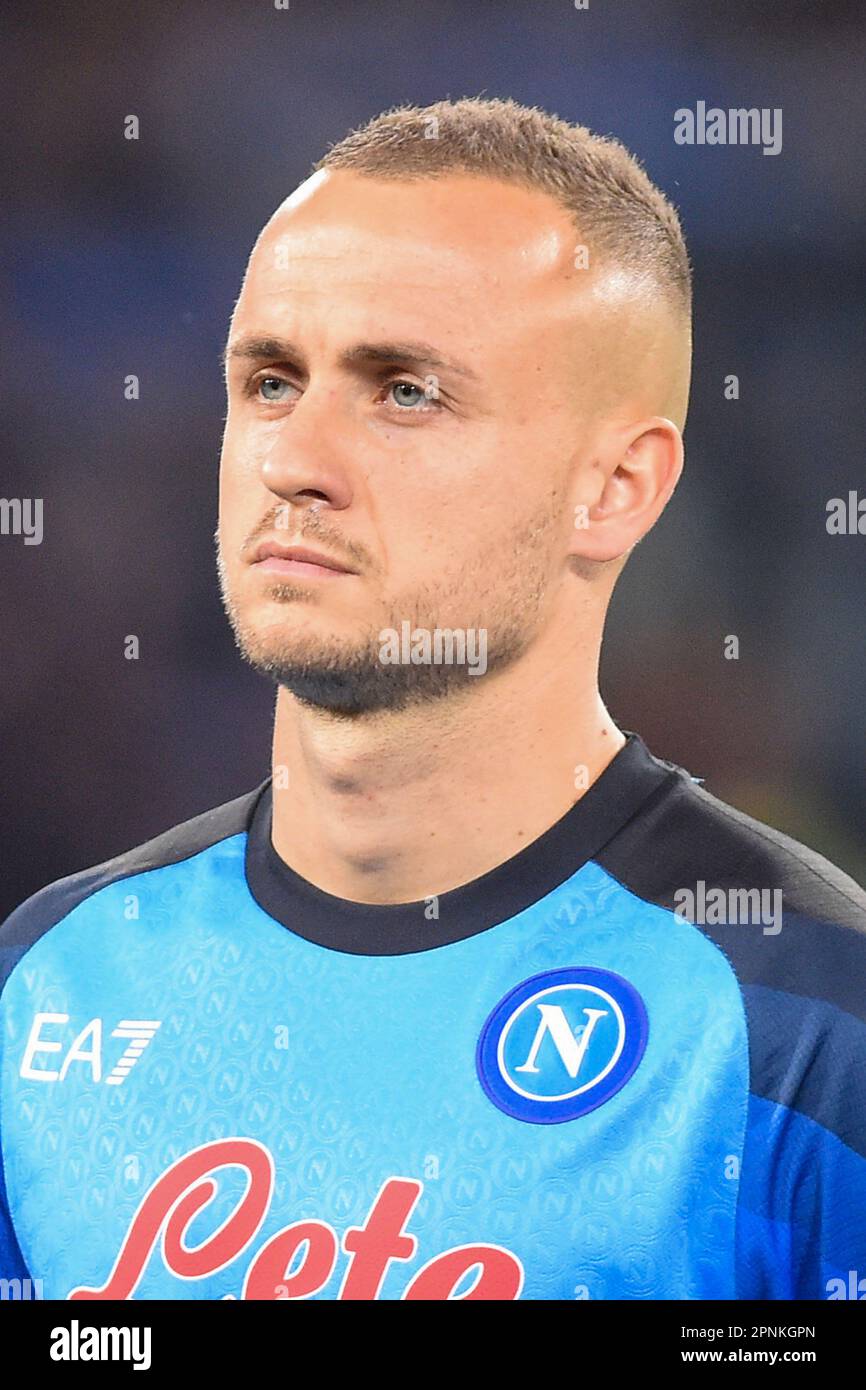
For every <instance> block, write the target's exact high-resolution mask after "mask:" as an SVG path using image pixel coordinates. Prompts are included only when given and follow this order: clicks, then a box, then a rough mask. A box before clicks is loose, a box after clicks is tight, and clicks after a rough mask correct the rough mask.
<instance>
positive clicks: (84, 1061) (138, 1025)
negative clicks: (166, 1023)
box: [19, 1014, 160, 1086]
mask: <svg viewBox="0 0 866 1390" xmlns="http://www.w3.org/2000/svg"><path fill="white" fill-rule="evenodd" d="M68 1022H69V1014H37V1015H36V1017H35V1018H34V1020H33V1027H32V1028H31V1029H30V1036H29V1038H28V1039H27V1046H26V1048H25V1049H24V1057H23V1059H22V1062H21V1067H20V1070H19V1075H20V1076H23V1077H24V1078H25V1080H27V1081H62V1080H63V1079H64V1077H65V1076H66V1073H67V1072H68V1071H69V1068H70V1067H71V1066H72V1065H73V1063H75V1064H76V1065H77V1066H86V1067H89V1068H90V1074H91V1078H92V1079H93V1080H94V1081H101V1080H102V1034H103V1024H102V1019H101V1018H92V1019H91V1020H90V1022H89V1023H86V1024H85V1025H84V1027H83V1028H82V1029H81V1031H80V1033H78V1034H77V1035H76V1037H74V1038H73V1039H72V1042H71V1043H70V1044H69V1046H68V1048H67V1047H66V1046H65V1045H64V1043H63V1042H61V1041H58V1040H57V1038H56V1037H55V1038H52V1037H51V1036H50V1031H48V1030H50V1029H52V1028H58V1027H60V1028H65V1025H66V1024H67V1023H68ZM159 1026H160V1025H159V1022H157V1021H154V1020H153V1019H137V1018H136V1019H130V1018H124V1019H121V1021H120V1023H118V1025H117V1027H116V1028H115V1029H113V1030H112V1032H111V1034H110V1036H111V1037H112V1038H125V1039H126V1047H125V1048H124V1049H123V1052H122V1053H121V1055H120V1056H119V1057H118V1059H117V1061H116V1062H115V1063H114V1065H113V1067H112V1068H111V1070H110V1072H109V1073H108V1075H107V1076H106V1078H105V1084H106V1086H120V1085H122V1084H123V1082H124V1081H125V1080H126V1078H127V1077H128V1076H129V1073H130V1072H131V1071H132V1068H133V1067H134V1066H135V1064H136V1062H137V1061H138V1059H139V1057H140V1056H141V1054H142V1052H143V1051H144V1049H145V1048H146V1047H147V1045H148V1043H149V1042H150V1041H151V1039H152V1038H153V1035H154V1033H155V1032H156V1030H157V1028H158V1027H159ZM58 1052H60V1053H63V1061H62V1062H61V1064H60V1070H59V1071H53V1070H52V1069H51V1068H50V1067H48V1066H47V1065H45V1064H44V1063H43V1064H41V1065H38V1066H37V1065H34V1063H35V1060H36V1058H37V1057H38V1056H40V1055H44V1054H46V1053H58Z"/></svg>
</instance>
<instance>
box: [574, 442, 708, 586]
mask: <svg viewBox="0 0 866 1390" xmlns="http://www.w3.org/2000/svg"><path fill="white" fill-rule="evenodd" d="M682 469H683V440H682V435H681V434H680V432H679V430H678V429H677V427H676V425H675V424H674V423H673V421H672V420H666V419H664V418H663V417H662V416H661V415H655V416H653V417H652V418H650V419H648V420H642V421H641V422H640V423H639V424H637V425H633V426H631V427H630V428H629V429H628V431H627V432H625V433H624V434H623V433H613V434H611V435H610V436H608V438H607V440H606V441H602V442H601V447H600V449H598V450H597V451H596V455H595V457H594V459H593V462H592V464H591V465H590V466H589V467H588V468H586V469H584V470H582V472H581V475H580V477H579V478H578V480H577V486H576V492H575V495H576V497H577V499H578V500H577V501H576V503H575V510H574V537H573V540H572V542H571V546H570V550H569V554H571V555H578V556H580V557H581V558H583V559H585V560H616V559H618V558H619V557H620V556H622V555H625V554H627V553H628V551H629V550H631V548H632V546H634V545H636V544H637V542H638V541H639V540H641V538H642V537H643V536H645V535H646V534H647V532H648V531H649V530H650V529H651V528H652V527H653V526H654V525H655V523H656V521H657V520H658V518H659V517H660V516H661V514H662V512H663V511H664V509H665V507H666V506H667V504H668V501H669V500H670V496H671V493H672V492H673V490H674V488H675V487H676V485H677V482H678V481H679V476H680V473H681V472H682Z"/></svg>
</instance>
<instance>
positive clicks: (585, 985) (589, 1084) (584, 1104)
mask: <svg viewBox="0 0 866 1390" xmlns="http://www.w3.org/2000/svg"><path fill="white" fill-rule="evenodd" d="M648 1035H649V1022H648V1019H647V1012H646V1009H645V1007H644V1003H643V1000H642V999H641V997H640V995H639V994H638V992H637V990H636V989H635V988H634V986H633V985H630V984H629V982H628V980H624V979H623V978H622V976H621V975H615V974H614V973H613V971H612V970H597V969H594V968H593V967H590V966H569V967H566V968H564V969H561V970H545V971H544V973H543V974H541V975H533V976H532V978H531V979H529V980H523V981H522V982H521V984H519V985H516V986H515V988H514V989H512V990H510V991H509V993H508V994H506V995H505V998H504V999H501V1000H500V1001H499V1003H498V1004H497V1005H496V1008H495V1009H494V1010H493V1012H492V1013H491V1014H490V1017H489V1018H488V1019H487V1022H486V1023H485V1024H484V1027H483V1028H482V1030H481V1036H480V1037H479V1039H478V1050H477V1053H476V1065H477V1067H478V1076H479V1078H480V1081H481V1085H482V1086H483V1087H484V1090H485V1092H486V1093H487V1095H488V1096H489V1098H490V1100H492V1102H493V1104H494V1105H496V1106H498V1108H499V1109H500V1110H504V1111H505V1114H506V1115H512V1116H513V1117H514V1119H516V1120H525V1121H527V1123H529V1124H535V1125H545V1124H546V1125H555V1124H561V1123H562V1122H563V1121H565V1120H576V1119H578V1118H579V1116H581V1115H587V1114H589V1112H590V1111H591V1110H596V1109H597V1108H598V1106H600V1105H604V1103H605V1101H608V1100H610V1099H611V1097H612V1096H615V1095H616V1093H617V1091H619V1090H621V1089H622V1087H623V1086H624V1085H625V1084H626V1082H627V1081H628V1080H629V1078H630V1077H631V1076H633V1075H634V1072H635V1070H636V1069H637V1067H638V1065H639V1063H640V1060H641V1058H642V1057H643V1055H644V1052H645V1051H646V1045H647V1038H648Z"/></svg>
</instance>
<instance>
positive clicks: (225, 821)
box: [0, 782, 267, 989]
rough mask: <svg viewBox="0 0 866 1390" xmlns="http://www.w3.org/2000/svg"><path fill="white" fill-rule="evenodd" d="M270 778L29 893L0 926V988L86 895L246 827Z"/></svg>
mask: <svg viewBox="0 0 866 1390" xmlns="http://www.w3.org/2000/svg"><path fill="white" fill-rule="evenodd" d="M265 786H267V782H263V783H262V784H261V785H260V786H258V787H256V788H254V790H252V791H249V792H245V793H244V794H243V795H241V796H238V797H236V798H235V799H234V800H233V801H228V802H225V803H223V805H221V806H216V807H213V808H212V809H211V810H208V811H204V812H202V813H201V814H200V815H197V816H193V817H192V818H191V819H190V820H186V821H183V822H181V823H180V824H178V825H174V826H172V827H171V828H170V829H169V830H166V831H163V832H162V834H160V835H157V836H155V837H154V838H153V839H151V840H147V841H145V843H143V844H141V845H137V846H136V847H135V848H134V849H130V850H126V851H125V852H124V853H122V854H118V855H115V856H114V857H113V858H111V859H106V860H105V861H104V862H103V863H101V864H97V865H95V866H94V867H93V868H89V869H82V870H80V871H79V872H77V873H73V874H69V875H67V876H66V877H65V878H61V879H57V880H56V882H54V883H49V884H47V885H46V887H44V888H41V889H40V890H39V891H38V892H37V893H34V894H32V896H31V897H29V898H27V899H26V900H25V901H24V902H23V903H21V905H20V906H19V907H17V908H16V909H15V910H14V912H12V913H11V914H10V916H9V917H7V918H6V921H5V922H4V923H3V925H2V927H0V989H2V986H3V984H4V983H5V981H6V979H7V978H8V976H9V974H10V973H11V971H12V969H13V968H14V966H15V965H16V964H17V962H18V961H19V960H20V958H21V956H22V955H23V954H24V953H25V952H26V951H28V950H29V949H30V947H31V946H33V945H34V944H35V942H37V941H38V940H39V939H40V937H42V936H44V934H45V933H46V932H47V931H50V929H51V928H52V927H54V926H57V924H58V923H59V922H61V921H63V919H64V918H65V917H67V916H68V915H69V913H70V912H72V911H73V910H74V909H75V908H76V907H78V906H79V905H80V904H81V903H83V902H84V901H85V900H86V899H87V898H90V897H92V896H93V895H94V894H96V893H99V892H100V891H101V890H102V889H104V888H107V887H108V886H109V885H110V884H113V883H117V882H119V881H120V880H122V879H126V878H132V877H134V876H136V875H138V874H143V873H148V872H149V871H150V870H152V869H159V868H164V867H165V866H166V865H169V864H180V863H182V862H183V861H184V860H187V859H191V858H193V857H194V856H195V855H197V854H200V853H202V852H203V851H204V850H206V849H209V848H210V847H211V846H212V845H216V844H218V843H219V842H220V841H222V840H226V839H229V838H230V837H231V836H233V835H238V834H241V833H243V832H244V831H246V829H247V828H248V826H249V822H250V819H251V816H252V813H253V810H254V808H255V805H256V802H257V801H258V798H259V796H260V795H261V792H262V790H263V789H264V787H265Z"/></svg>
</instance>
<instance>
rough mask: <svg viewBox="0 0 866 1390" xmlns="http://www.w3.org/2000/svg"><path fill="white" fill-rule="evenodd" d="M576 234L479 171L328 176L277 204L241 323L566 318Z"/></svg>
mask: <svg viewBox="0 0 866 1390" xmlns="http://www.w3.org/2000/svg"><path fill="white" fill-rule="evenodd" d="M579 240H580V238H579V234H578V231H577V229H576V227H575V225H574V223H573V221H572V219H571V217H570V216H569V214H568V212H567V211H566V210H565V209H563V208H561V207H560V206H559V205H558V204H557V203H556V202H555V201H554V199H553V198H551V197H549V196H548V195H547V194H545V193H543V192H539V191H536V190H534V189H525V188H522V187H519V186H515V185H511V184H506V183H502V182H500V181H499V180H494V179H489V178H481V177H478V176H473V175H448V176H444V177H441V178H437V179H421V180H416V181H414V182H402V181H398V180H385V179H375V178H370V177H367V176H362V175H358V174H354V173H350V172H348V171H345V170H339V171H321V172H320V173H318V174H315V175H313V176H312V178H310V179H308V180H307V181H306V183H304V184H302V185H301V186H300V188H299V189H297V190H296V191H295V193H293V194H292V195H291V197H289V198H287V199H286V201H285V202H284V203H283V204H282V205H281V206H280V207H279V208H278V209H277V211H276V212H275V213H274V215H273V217H272V218H271V219H270V221H269V222H268V223H267V225H266V227H265V228H264V230H263V232H262V234H261V236H260V237H259V240H258V242H257V243H256V247H255V249H254V251H253V254H252V256H251V258H250V263H249V267H248V269H247V275H246V278H245V281H244V286H243V290H242V294H241V298H240V300H239V302H238V307H237V311H236V315H235V321H236V325H237V324H239V323H243V326H249V323H248V322H247V321H248V320H251V319H257V318H259V317H260V316H261V315H262V313H264V312H270V313H281V312H289V311H291V312H296V311H297V312H299V313H303V312H312V313H315V312H316V310H317V309H321V310H322V311H323V312H325V311H327V312H329V313H330V314H331V316H332V317H333V316H334V315H335V314H339V313H343V314H350V315H351V312H352V310H353V309H355V310H356V311H357V312H358V313H359V314H360V315H362V316H363V315H365V314H369V313H370V312H371V311H374V313H375V315H376V317H377V320H378V321H380V322H381V321H383V320H385V319H387V320H388V322H389V325H390V326H391V327H393V328H396V329H399V330H400V331H402V330H404V329H405V330H406V331H410V330H411V331H412V332H416V331H417V330H418V329H419V328H420V329H422V330H423V328H424V325H425V321H429V324H430V326H431V328H432V327H434V326H440V327H445V328H447V327H448V326H449V324H450V325H451V326H452V327H454V328H455V330H456V329H458V328H459V327H460V326H461V325H462V328H463V331H464V332H465V331H466V330H467V328H468V327H469V325H467V322H466V315H467V313H471V314H472V316H473V317H472V325H471V326H472V327H473V328H474V327H476V326H478V327H483V326H484V324H485V323H489V324H490V325H496V326H497V328H498V329H501V328H502V327H503V320H508V321H509V323H511V324H513V325H514V327H516V328H519V327H520V326H523V325H528V324H530V323H531V322H533V321H535V320H544V321H545V322H546V323H547V325H548V327H551V326H552V325H551V322H550V320H551V315H553V317H554V318H555V317H557V316H558V314H562V315H563V317H564V318H567V317H569V316H570V315H571V314H572V313H573V311H574V307H575V301H576V300H577V298H578V297H579V296H580V295H581V294H583V293H585V291H586V288H587V285H586V281H587V278H588V273H587V271H586V270H583V269H576V268H575V252H576V248H577V246H578V244H579Z"/></svg>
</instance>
